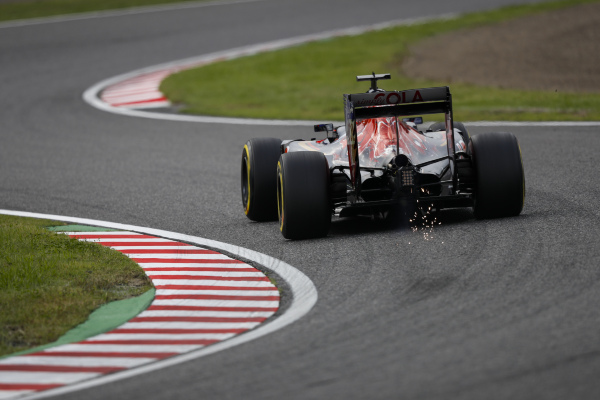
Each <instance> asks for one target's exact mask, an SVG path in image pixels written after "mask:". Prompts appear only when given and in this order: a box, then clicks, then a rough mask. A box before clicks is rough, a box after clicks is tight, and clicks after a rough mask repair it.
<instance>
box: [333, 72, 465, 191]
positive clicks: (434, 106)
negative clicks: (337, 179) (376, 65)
mask: <svg viewBox="0 0 600 400" xmlns="http://www.w3.org/2000/svg"><path fill="white" fill-rule="evenodd" d="M357 78H361V79H359V80H367V79H372V80H375V83H376V80H377V79H382V78H380V76H378V75H375V74H373V76H370V75H365V76H360V77H357ZM362 78H364V79H362ZM383 79H387V77H386V78H383ZM375 83H373V85H372V86H375ZM375 87H376V86H375ZM344 109H345V115H346V119H345V121H346V136H347V138H348V163H349V167H350V181H351V184H352V189H353V192H354V194H355V195H356V196H355V197H358V195H359V193H360V186H361V178H360V164H359V159H358V137H357V130H356V121H360V120H363V119H370V118H383V117H396V118H397V117H399V116H403V117H404V116H411V115H422V114H445V120H446V136H447V143H448V158H449V159H450V167H451V169H452V174H453V177H454V179H456V174H455V171H454V159H455V154H454V153H455V147H454V126H453V123H452V120H453V116H452V96H451V94H450V88H449V87H447V86H443V87H434V88H425V89H410V90H403V91H391V92H388V91H382V90H380V89H377V90H373V88H372V90H370V91H369V92H367V93H358V94H345V95H344ZM455 183H456V182H455ZM455 186H456V185H455Z"/></svg>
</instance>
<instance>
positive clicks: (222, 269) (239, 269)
mask: <svg viewBox="0 0 600 400" xmlns="http://www.w3.org/2000/svg"><path fill="white" fill-rule="evenodd" d="M138 260H139V258H138ZM144 271H178V272H179V271H186V272H187V271H205V272H209V271H210V272H259V271H258V270H257V269H254V268H252V267H249V268H215V267H190V268H185V269H179V270H178V269H176V268H165V267H160V268H144Z"/></svg>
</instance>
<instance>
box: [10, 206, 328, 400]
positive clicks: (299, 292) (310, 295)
mask: <svg viewBox="0 0 600 400" xmlns="http://www.w3.org/2000/svg"><path fill="white" fill-rule="evenodd" d="M0 214H5V215H14V216H20V217H29V218H41V219H51V220H56V221H64V222H71V223H76V224H82V225H92V226H99V227H104V228H112V229H120V230H129V231H135V232H139V233H145V234H148V235H154V236H161V237H164V238H168V239H173V240H178V241H182V242H188V243H193V244H198V245H202V246H207V247H212V248H214V249H217V250H222V251H224V252H227V253H229V254H231V255H233V256H235V257H240V258H243V259H246V260H249V261H252V262H255V263H257V264H259V265H261V266H263V267H265V268H266V269H268V270H270V271H273V272H274V273H276V274H277V275H279V276H280V277H281V278H282V279H283V280H284V281H285V282H286V283H287V285H288V287H289V291H290V292H291V298H292V299H291V302H290V305H289V307H287V310H286V311H285V312H284V313H283V314H282V315H280V316H278V317H277V318H275V319H274V320H272V321H270V322H268V323H264V324H262V325H260V326H259V327H257V328H255V329H253V330H251V331H249V332H247V333H245V334H243V335H239V336H235V337H233V338H231V339H229V340H226V341H223V342H219V343H216V344H214V345H211V346H208V347H205V348H202V349H200V350H197V351H193V352H190V353H187V354H184V355H181V356H177V357H173V358H169V359H166V360H163V361H157V362H155V363H153V364H150V365H146V366H141V367H139V368H135V369H131V370H126V371H124V372H122V373H119V374H114V375H107V376H103V377H100V378H97V379H94V380H93V381H87V382H82V383H80V384H74V385H71V386H67V387H61V388H57V389H52V390H48V391H45V392H42V393H39V394H33V395H29V396H26V397H23V399H40V398H46V397H51V396H56V395H60V394H65V393H70V392H74V391H77V390H82V389H86V388H90V387H94V386H99V385H103V384H106V383H109V382H114V381H118V380H122V379H126V378H130V377H134V376H137V375H141V374H145V373H148V372H151V371H155V370H158V369H162V368H166V367H169V366H171V365H176V364H180V363H183V362H186V361H190V360H194V359H197V358H200V357H204V356H207V355H209V354H213V353H216V352H219V351H222V350H226V349H229V348H231V347H234V346H237V345H240V344H243V343H246V342H249V341H251V340H254V339H258V338H260V337H262V336H265V335H267V334H270V333H273V332H275V331H277V330H279V329H282V328H284V327H286V326H287V325H290V324H292V323H293V322H295V321H297V320H299V319H300V318H302V317H303V316H305V315H306V314H307V313H308V312H309V311H310V310H311V309H312V308H313V306H314V305H315V304H316V302H317V299H318V294H317V289H316V287H315V285H314V283H313V282H312V281H311V280H310V279H309V278H308V277H307V276H306V275H304V274H303V273H302V272H300V271H299V270H298V269H296V268H294V267H292V266H291V265H289V264H287V263H285V262H283V261H281V260H278V259H276V258H273V257H271V256H268V255H266V254H262V253H259V252H256V251H254V250H249V249H245V248H243V247H239V246H235V245H231V244H227V243H223V242H219V241H215V240H210V239H205V238H201V237H198V236H192V235H186V234H181V233H176V232H170V231H165V230H160V229H154V228H147V227H141V226H135V225H127V224H121V223H114V222H107V221H99V220H94V219H87V218H77V217H67V216H61V215H52V214H40V213H31V212H22V211H12V210H2V209H0Z"/></svg>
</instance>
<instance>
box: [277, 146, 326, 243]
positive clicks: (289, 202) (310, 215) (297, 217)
mask: <svg viewBox="0 0 600 400" xmlns="http://www.w3.org/2000/svg"><path fill="white" fill-rule="evenodd" d="M277 206H278V212H279V228H280V230H281V234H282V235H283V237H284V238H286V239H309V238H317V237H323V236H327V233H328V232H329V227H330V225H331V205H330V199H329V166H328V164H327V159H326V158H325V155H323V153H319V152H313V151H300V152H293V153H286V154H282V155H281V157H280V159H279V163H278V165H277Z"/></svg>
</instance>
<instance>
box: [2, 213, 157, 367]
mask: <svg viewBox="0 0 600 400" xmlns="http://www.w3.org/2000/svg"><path fill="white" fill-rule="evenodd" d="M54 225H57V222H56V221H47V220H38V219H29V218H20V217H13V216H5V215H0V356H2V355H5V354H11V353H14V352H17V351H21V350H25V349H28V348H32V347H36V346H39V345H42V344H46V343H50V342H53V341H55V340H56V339H58V338H59V337H60V336H62V335H63V334H64V333H65V332H67V331H68V330H70V329H71V328H73V327H75V326H77V325H79V324H80V323H82V322H84V321H85V320H86V319H87V317H88V315H89V314H90V313H91V312H92V311H94V310H95V309H96V308H98V307H99V306H101V305H103V304H105V303H108V302H111V301H114V300H121V299H126V298H130V297H133V296H139V295H141V294H142V293H144V292H146V291H147V290H148V289H150V288H151V287H152V285H151V283H150V280H149V279H148V278H147V276H146V275H145V273H144V271H143V270H142V269H141V268H140V267H139V266H138V265H137V264H136V263H135V262H133V261H132V260H131V259H129V258H128V257H126V256H124V255H122V254H120V253H118V252H116V251H114V250H111V249H108V248H106V247H102V246H99V245H98V244H94V243H86V242H82V241H79V240H76V239H71V238H69V237H68V236H66V235H60V234H57V233H53V232H50V231H49V230H47V229H45V228H46V227H49V226H54Z"/></svg>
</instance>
